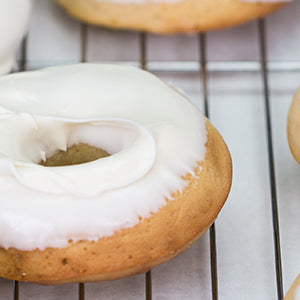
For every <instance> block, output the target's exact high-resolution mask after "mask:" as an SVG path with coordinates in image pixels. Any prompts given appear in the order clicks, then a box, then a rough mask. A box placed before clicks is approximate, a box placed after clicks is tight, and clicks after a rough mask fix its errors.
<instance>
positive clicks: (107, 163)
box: [0, 64, 207, 250]
mask: <svg viewBox="0 0 300 300" xmlns="http://www.w3.org/2000/svg"><path fill="white" fill-rule="evenodd" d="M206 141H207V132H206V119H205V117H204V116H203V114H202V113H201V112H200V111H199V110H198V109H197V108H196V107H195V106H194V105H192V104H191V103H190V102H189V101H188V100H186V98H185V97H184V96H183V95H182V94H181V93H179V92H177V91H176V90H175V89H174V88H172V87H170V86H168V85H166V84H165V83H163V82H162V81H160V80H159V79H158V78H156V77H155V76H153V75H151V74H150V73H147V72H145V71H141V70H139V69H136V68H132V67H121V66H115V65H96V64H79V65H70V66H62V67H54V68H49V69H44V70H40V71H34V72H27V73H19V74H11V75H7V76H3V77H2V78H0V153H1V155H0V181H1V185H0V193H1V195H2V196H1V198H0V206H1V210H0V228H1V234H0V246H2V247H5V248H9V247H15V248H18V249H21V250H32V249H35V248H39V249H44V248H46V247H64V246H66V245H68V240H69V239H72V240H74V241H76V240H79V239H88V240H98V239H99V238H101V237H105V236H110V235H112V234H113V233H114V232H115V231H116V230H119V229H122V228H126V227H130V226H134V225H136V224H137V223H138V222H139V219H140V218H146V217H148V216H150V215H151V214H152V213H155V212H157V211H158V210H159V209H160V208H161V207H163V206H164V205H165V204H166V197H168V198H169V199H171V200H172V196H171V194H172V192H174V191H176V190H182V189H183V188H184V187H185V185H186V182H185V181H184V180H183V179H182V175H184V174H187V173H193V171H194V169H195V167H196V166H197V163H198V162H200V161H202V160H203V159H204V157H205V153H206V148H205V143H206ZM78 142H85V143H88V144H90V145H93V146H96V147H100V148H102V149H104V150H106V151H108V152H109V153H110V154H111V155H110V156H109V157H106V158H102V159H99V160H96V161H93V162H89V163H85V164H81V165H73V166H64V167H44V166H41V165H39V164H38V163H39V161H41V160H42V159H45V157H46V156H51V155H52V154H53V153H55V151H57V150H58V149H66V148H67V147H70V146H71V145H72V144H74V143H78Z"/></svg>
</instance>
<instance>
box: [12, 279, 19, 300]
mask: <svg viewBox="0 0 300 300" xmlns="http://www.w3.org/2000/svg"><path fill="white" fill-rule="evenodd" d="M13 297H14V300H19V281H17V280H14V283H13Z"/></svg>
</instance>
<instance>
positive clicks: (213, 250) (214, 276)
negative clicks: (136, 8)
mask: <svg viewBox="0 0 300 300" xmlns="http://www.w3.org/2000/svg"><path fill="white" fill-rule="evenodd" d="M199 48H200V66H201V69H200V75H201V78H202V90H203V92H202V94H203V99H204V112H205V115H206V116H207V117H209V106H208V83H207V82H208V81H207V79H208V76H207V56H206V34H205V33H200V34H199ZM209 240H210V269H211V292H212V299H213V300H218V271H217V247H216V231H215V223H213V224H212V226H211V227H210V229H209Z"/></svg>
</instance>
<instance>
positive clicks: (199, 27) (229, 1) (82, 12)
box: [56, 0, 289, 33]
mask: <svg viewBox="0 0 300 300" xmlns="http://www.w3.org/2000/svg"><path fill="white" fill-rule="evenodd" d="M56 1H57V2H58V3H59V4H60V5H61V6H62V7H63V8H65V9H66V10H67V12H68V13H69V14H70V15H72V16H74V17H76V18H78V19H80V20H82V21H84V22H87V23H90V24H96V25H103V26H108V27H112V28H118V29H134V30H142V31H150V32H155V33H177V32H197V31H206V30H212V29H218V28H224V27H229V26H233V25H237V24H241V23H246V22H247V21H250V20H252V19H255V18H258V17H262V16H265V15H266V14H268V13H271V12H273V11H275V10H277V9H279V8H280V7H282V6H283V5H284V4H286V3H287V2H289V0H273V1H272V0H271V1H270V0H260V1H259V0H258V1H251V0H248V1H247V0H222V1H211V0H56Z"/></svg>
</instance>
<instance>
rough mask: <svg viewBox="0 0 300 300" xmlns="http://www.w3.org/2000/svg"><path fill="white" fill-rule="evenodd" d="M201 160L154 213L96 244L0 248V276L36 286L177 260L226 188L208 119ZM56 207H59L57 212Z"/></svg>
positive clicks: (223, 158) (227, 168)
mask: <svg viewBox="0 0 300 300" xmlns="http://www.w3.org/2000/svg"><path fill="white" fill-rule="evenodd" d="M206 127H207V131H208V141H207V144H206V148H207V153H206V157H205V160H204V161H203V162H202V163H199V165H198V167H197V168H196V169H195V174H194V175H192V174H188V175H185V176H184V178H185V180H187V181H188V185H187V187H186V188H185V189H184V191H183V192H178V191H177V192H175V193H174V194H173V195H174V200H172V201H168V203H167V205H166V206H164V207H163V208H162V209H161V210H160V211H159V212H158V213H156V214H153V215H152V216H151V217H149V218H146V219H144V220H141V221H140V223H139V224H137V225H136V226H134V227H132V228H127V229H123V230H120V231H118V232H116V233H115V234H114V235H113V236H111V237H108V238H102V239H100V240H99V241H97V242H89V241H86V240H83V241H79V242H76V243H73V242H71V241H70V245H69V246H68V247H66V248H47V249H45V250H43V251H41V250H33V251H20V250H18V249H15V248H9V249H7V250H6V249H3V248H0V276H2V277H5V278H9V279H15V280H22V281H29V282H35V283H39V284H62V283H68V282H86V281H99V280H114V279H119V278H122V277H126V276H129V275H134V274H139V273H144V272H146V271H147V270H149V269H151V268H153V267H155V266H157V265H159V264H161V263H163V262H165V261H168V260H169V259H171V258H173V257H176V256H177V255H179V254H180V253H181V252H182V251H184V250H185V249H187V248H188V247H189V246H190V245H192V244H193V243H194V242H195V241H196V240H197V239H198V238H200V237H201V236H202V235H203V234H204V233H205V232H206V230H207V229H208V228H209V227H210V225H211V224H212V223H213V221H214V220H215V219H216V217H217V215H218V213H219V211H220V210H221V208H222V207H223V205H224V203H225V201H226V199H227V197H228V194H229V190H230V187H231V180H232V162H231V156H230V153H229V151H228V148H227V146H226V144H225V142H224V141H223V138H222V137H221V135H220V134H219V133H218V131H217V130H216V129H215V128H214V127H213V125H212V124H211V123H210V121H208V120H207V123H206ZM58 209H59V208H58Z"/></svg>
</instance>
